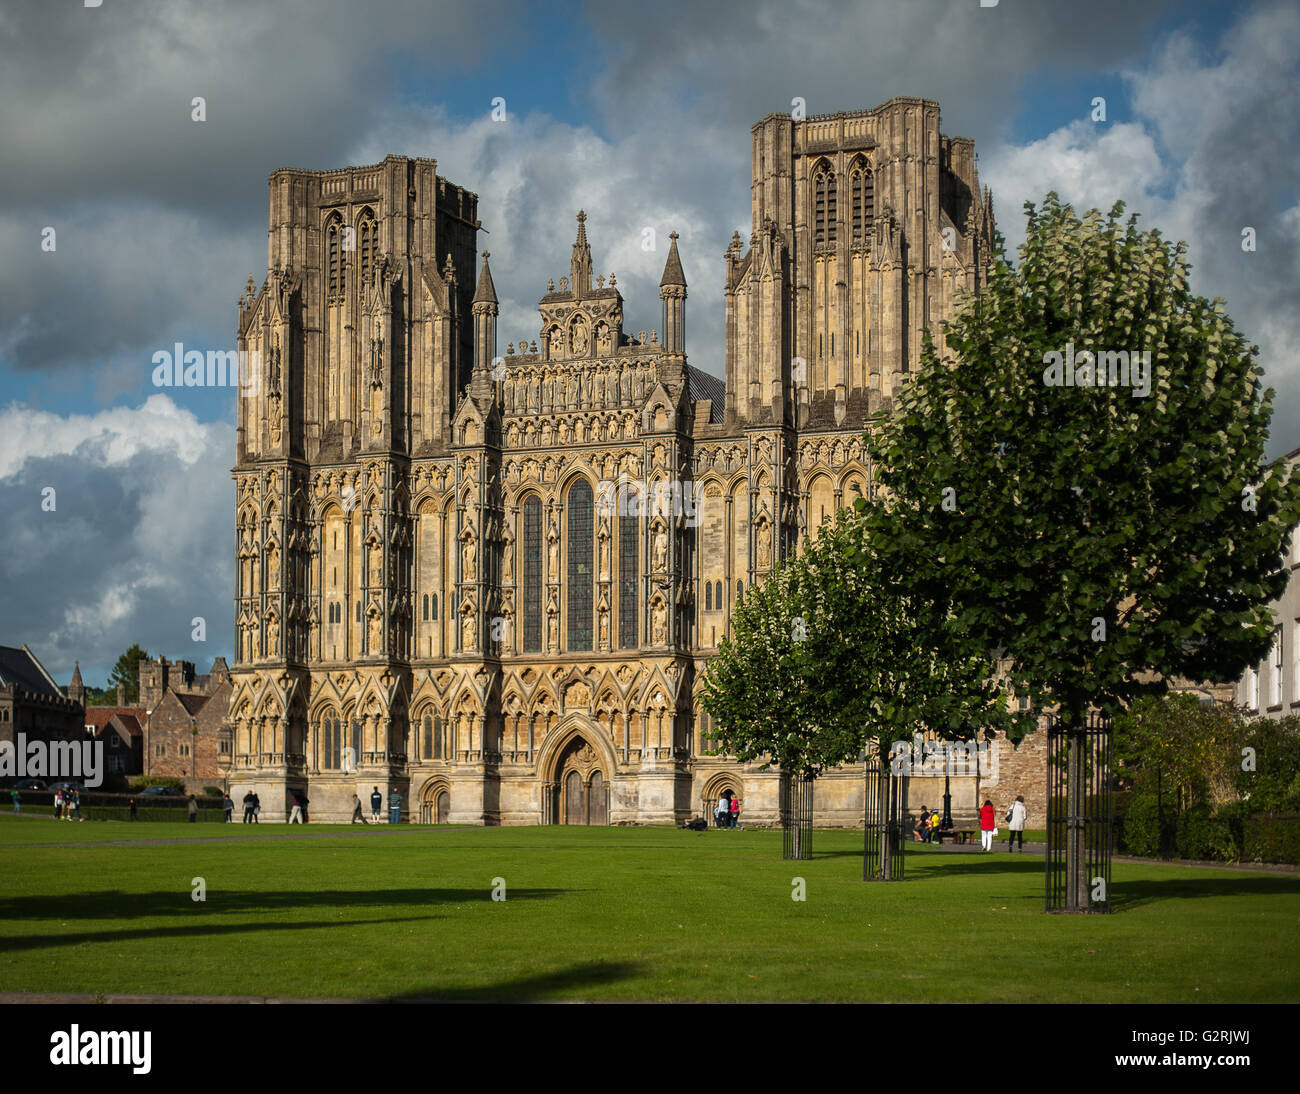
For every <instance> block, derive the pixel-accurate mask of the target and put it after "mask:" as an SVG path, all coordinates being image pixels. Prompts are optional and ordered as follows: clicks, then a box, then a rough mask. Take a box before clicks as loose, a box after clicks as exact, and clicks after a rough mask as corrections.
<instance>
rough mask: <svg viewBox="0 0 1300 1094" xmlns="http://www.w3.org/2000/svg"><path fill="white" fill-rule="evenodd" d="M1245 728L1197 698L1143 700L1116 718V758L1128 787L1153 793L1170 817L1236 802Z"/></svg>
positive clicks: (1235, 716)
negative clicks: (1158, 795)
mask: <svg viewBox="0 0 1300 1094" xmlns="http://www.w3.org/2000/svg"><path fill="white" fill-rule="evenodd" d="M1246 732H1247V730H1246V724H1245V721H1244V720H1243V719H1242V717H1241V715H1240V713H1239V712H1237V711H1236V710H1233V709H1232V708H1231V707H1226V706H1222V705H1215V706H1203V705H1202V704H1201V703H1200V702H1199V701H1198V699H1197V698H1196V696H1194V695H1188V694H1186V693H1175V694H1169V695H1164V696H1159V697H1157V696H1143V697H1141V698H1139V699H1138V700H1136V701H1135V702H1134V703H1133V705H1132V706H1131V707H1129V708H1128V710H1126V711H1124V712H1123V713H1121V714H1120V715H1119V716H1118V717H1117V718H1116V719H1115V739H1114V748H1115V759H1116V761H1117V763H1118V765H1119V769H1120V772H1121V775H1122V777H1123V780H1124V781H1125V782H1128V783H1131V784H1134V785H1137V784H1141V785H1142V788H1143V789H1144V790H1147V791H1154V788H1155V785H1156V782H1157V779H1158V780H1159V783H1160V786H1161V799H1162V801H1163V802H1165V803H1166V807H1167V808H1169V810H1170V811H1171V812H1182V811H1183V810H1186V809H1190V808H1192V807H1193V806H1195V805H1201V804H1208V805H1212V806H1214V807H1216V808H1217V807H1218V806H1220V805H1223V804H1225V803H1227V802H1229V801H1232V800H1235V798H1236V797H1237V793H1236V789H1235V781H1236V780H1235V774H1236V772H1237V771H1238V770H1239V768H1240V761H1241V748H1242V746H1243V744H1244V738H1245V736H1246Z"/></svg>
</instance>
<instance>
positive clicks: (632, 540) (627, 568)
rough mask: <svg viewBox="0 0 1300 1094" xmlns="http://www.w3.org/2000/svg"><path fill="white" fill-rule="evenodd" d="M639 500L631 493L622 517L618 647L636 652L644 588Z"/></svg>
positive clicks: (620, 523) (626, 500) (619, 551)
mask: <svg viewBox="0 0 1300 1094" xmlns="http://www.w3.org/2000/svg"><path fill="white" fill-rule="evenodd" d="M640 529H641V518H640V513H639V501H638V499H637V497H636V495H635V494H631V493H629V494H628V495H627V497H626V499H625V504H624V505H623V507H622V508H621V509H620V515H619V518H618V644H619V646H620V647H622V648H623V649H625V650H627V649H635V648H636V646H637V645H638V642H637V590H638V589H639V588H640V585H641V571H640V565H639V562H640V556H639V555H638V553H637V547H638V544H639V541H640V538H641V531H640Z"/></svg>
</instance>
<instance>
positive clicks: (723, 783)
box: [700, 773, 745, 827]
mask: <svg viewBox="0 0 1300 1094" xmlns="http://www.w3.org/2000/svg"><path fill="white" fill-rule="evenodd" d="M733 798H736V799H739V801H740V808H741V812H742V813H743V812H744V808H745V795H744V793H743V792H742V787H741V783H740V779H739V778H737V777H736V776H735V775H732V774H730V773H728V774H725V775H716V776H714V777H713V778H712V779H710V780H709V781H708V782H707V783H705V785H704V790H703V793H702V794H701V803H700V804H701V811H702V814H703V816H704V819H705V820H707V821H708V822H709V824H710V825H711V826H714V827H726V824H719V822H718V812H717V810H718V802H719V800H723V801H725V802H726V803H727V812H726V814H725V816H726V818H728V819H727V824H730V817H731V800H732V799H733Z"/></svg>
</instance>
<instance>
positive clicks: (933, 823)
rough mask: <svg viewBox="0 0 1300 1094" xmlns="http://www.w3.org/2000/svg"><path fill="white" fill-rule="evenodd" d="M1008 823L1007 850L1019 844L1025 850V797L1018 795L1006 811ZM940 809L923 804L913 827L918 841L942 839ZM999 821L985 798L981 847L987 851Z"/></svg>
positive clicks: (981, 817)
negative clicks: (919, 815) (929, 807)
mask: <svg viewBox="0 0 1300 1094" xmlns="http://www.w3.org/2000/svg"><path fill="white" fill-rule="evenodd" d="M1005 819H1006V824H1007V850H1008V851H1011V850H1014V849H1015V848H1016V847H1017V846H1018V847H1019V848H1020V850H1021V851H1022V852H1023V851H1024V849H1025V799H1024V798H1023V797H1020V796H1019V795H1017V796H1016V800H1015V801H1013V802H1012V803H1011V807H1010V808H1009V809H1008V810H1007V813H1006V818H1005ZM942 823H943V822H942V821H941V820H940V817H939V811H938V810H937V809H928V808H926V807H925V806H921V817H920V819H919V820H918V821H917V822H916V827H915V828H913V829H912V832H913V834H914V835H915V837H916V842H917V843H937V842H939V841H940V832H941V831H942V829H941V827H940V826H941V824H942ZM997 834H998V823H997V817H996V814H995V810H994V808H993V803H992V802H991V801H990V800H989V799H988V798H985V799H984V804H983V805H982V806H981V807H980V847H981V848H982V849H983V850H985V851H992V850H993V841H994V839H996V838H997Z"/></svg>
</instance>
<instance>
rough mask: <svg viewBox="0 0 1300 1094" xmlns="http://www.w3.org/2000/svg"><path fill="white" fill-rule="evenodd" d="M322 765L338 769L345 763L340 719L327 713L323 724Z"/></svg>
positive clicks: (330, 768)
mask: <svg viewBox="0 0 1300 1094" xmlns="http://www.w3.org/2000/svg"><path fill="white" fill-rule="evenodd" d="M321 737H322V740H321V744H322V745H323V746H324V747H323V748H322V750H321V751H322V755H321V766H322V767H325V768H327V769H329V770H331V771H337V770H338V769H339V767H340V766H341V765H342V763H343V733H342V726H341V724H340V723H339V720H338V719H337V718H335V717H333V716H332V715H329V714H327V715H326V716H325V721H324V723H323V724H322V726H321Z"/></svg>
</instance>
